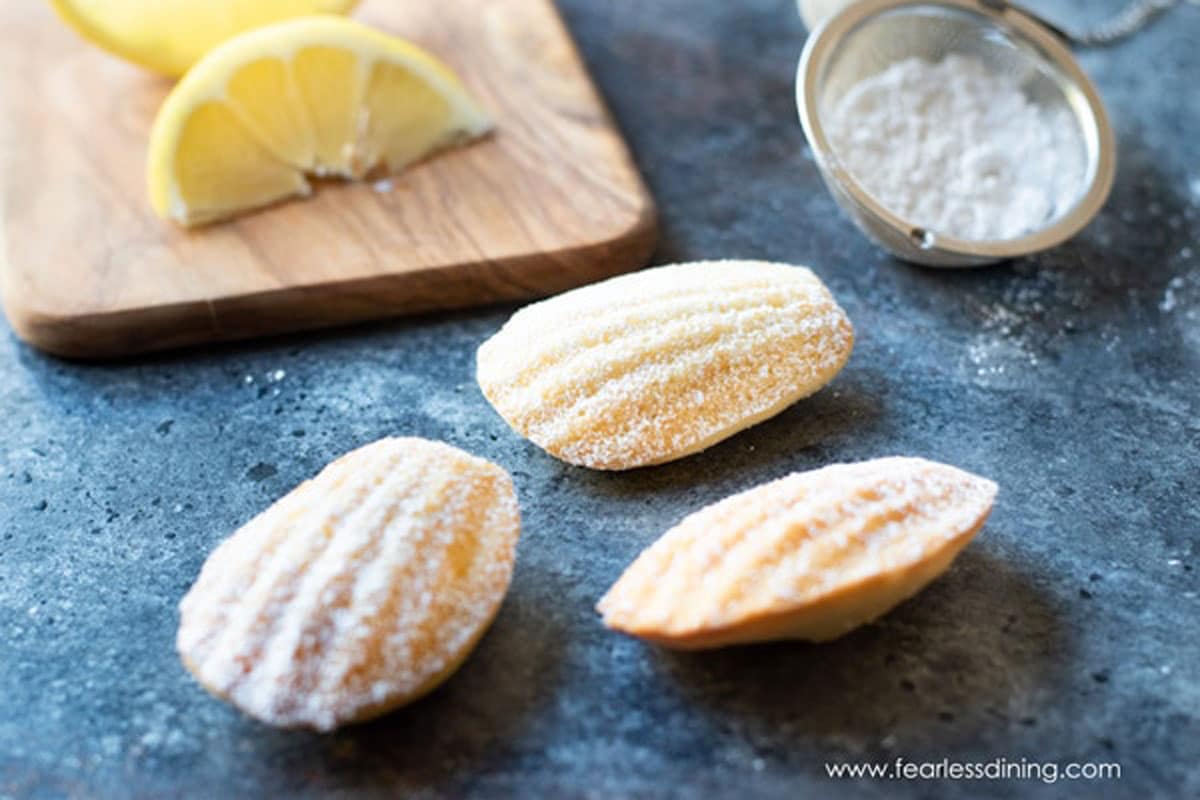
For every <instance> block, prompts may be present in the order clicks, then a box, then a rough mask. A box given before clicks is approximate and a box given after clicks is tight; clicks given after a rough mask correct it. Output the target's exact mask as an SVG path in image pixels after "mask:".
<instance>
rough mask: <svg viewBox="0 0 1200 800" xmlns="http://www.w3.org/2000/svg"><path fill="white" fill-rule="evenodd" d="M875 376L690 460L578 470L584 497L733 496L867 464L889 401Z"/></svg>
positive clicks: (850, 374)
mask: <svg viewBox="0 0 1200 800" xmlns="http://www.w3.org/2000/svg"><path fill="white" fill-rule="evenodd" d="M878 383H879V380H878V379H877V377H876V376H875V375H874V374H873V373H872V372H870V371H858V370H854V369H852V368H851V369H848V370H847V372H846V373H843V375H841V376H839V377H838V378H837V380H836V381H835V382H834V384H833V385H831V386H828V387H826V388H825V389H823V390H821V391H820V392H818V393H817V394H815V395H813V396H811V397H808V398H806V399H804V400H801V401H799V402H797V403H795V404H794V405H792V406H790V407H788V408H787V409H785V410H784V411H782V412H781V413H779V414H777V415H776V416H774V417H771V418H770V419H768V420H765V421H763V422H760V423H758V424H757V425H755V426H753V427H751V428H748V429H747V430H744V431H741V432H739V433H737V434H735V435H734V436H731V437H730V438H728V439H726V440H724V441H722V442H719V443H717V444H715V445H713V446H712V447H710V448H708V449H707V450H703V451H701V452H699V453H696V454H694V455H691V456H688V457H687V458H683V459H680V460H678V461H672V462H669V463H667V464H661V465H658V466H652V467H642V468H639V469H633V470H628V471H625V472H599V471H594V470H588V469H583V468H574V469H572V472H573V473H574V474H573V475H572V478H573V480H574V481H575V483H576V484H577V485H578V487H579V488H580V490H582V491H584V492H587V493H589V494H594V495H597V496H602V497H610V498H614V499H621V498H636V497H644V496H649V495H665V496H682V495H688V494H692V493H695V492H700V493H701V494H703V496H706V497H709V500H706V501H705V502H710V501H711V500H714V499H716V497H712V496H710V495H711V494H713V492H726V493H729V492H734V491H739V490H741V489H745V488H749V487H750V486H754V485H757V484H759V483H763V482H765V481H768V480H772V479H774V478H779V477H782V476H784V475H786V474H788V473H790V472H796V471H803V470H809V469H815V468H817V467H821V466H824V465H826V464H828V463H830V462H832V461H844V460H858V459H860V458H869V457H871V456H872V455H879V453H872V452H870V451H869V445H870V442H871V441H872V439H873V437H872V436H871V435H870V433H871V431H873V430H874V429H875V428H876V427H878V426H879V425H880V424H881V422H882V421H883V419H884V411H885V409H884V394H883V392H881V391H879V387H878Z"/></svg>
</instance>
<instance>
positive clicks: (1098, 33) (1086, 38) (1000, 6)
mask: <svg viewBox="0 0 1200 800" xmlns="http://www.w3.org/2000/svg"><path fill="white" fill-rule="evenodd" d="M1184 3H1187V4H1189V5H1194V6H1200V0H1133V1H1132V2H1131V3H1130V4H1129V5H1127V6H1126V7H1125V8H1124V9H1123V10H1122V11H1120V12H1118V13H1117V14H1116V15H1115V16H1113V17H1111V18H1110V19H1108V20H1106V21H1105V22H1102V23H1100V24H1099V25H1097V26H1095V27H1093V28H1091V29H1090V30H1086V31H1076V32H1071V31H1068V30H1066V29H1065V28H1063V27H1062V26H1061V25H1055V24H1054V23H1053V22H1050V21H1049V20H1048V19H1046V18H1045V17H1043V16H1042V15H1040V14H1037V13H1035V12H1033V11H1030V10H1029V9H1028V8H1025V7H1024V6H1020V5H1017V4H1015V3H1009V2H1008V1H1007V0H979V4H980V5H982V6H986V7H987V8H990V9H993V10H996V11H1004V10H1006V9H1010V8H1011V9H1013V10H1014V11H1019V12H1020V13H1022V14H1024V15H1025V16H1027V17H1029V18H1030V19H1033V20H1036V21H1037V22H1038V23H1039V24H1040V25H1042V26H1044V27H1045V28H1047V29H1048V30H1050V31H1051V32H1052V33H1054V34H1055V35H1056V36H1058V37H1059V38H1061V39H1062V40H1064V41H1066V42H1069V43H1070V44H1073V45H1077V46H1079V47H1104V46H1107V45H1110V44H1115V43H1117V42H1119V41H1121V40H1122V39H1124V38H1126V37H1128V36H1132V35H1133V34H1135V33H1137V32H1138V31H1140V30H1142V29H1143V28H1145V27H1146V26H1147V25H1149V24H1150V23H1151V22H1153V21H1154V20H1155V18H1157V17H1158V16H1159V15H1161V14H1163V13H1165V12H1167V11H1170V10H1171V9H1172V8H1175V7H1176V6H1179V5H1183V4H1184Z"/></svg>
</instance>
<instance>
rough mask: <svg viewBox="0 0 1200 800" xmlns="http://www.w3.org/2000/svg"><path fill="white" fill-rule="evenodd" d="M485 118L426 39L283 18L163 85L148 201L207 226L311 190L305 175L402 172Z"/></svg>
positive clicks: (481, 126)
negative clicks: (170, 86)
mask: <svg viewBox="0 0 1200 800" xmlns="http://www.w3.org/2000/svg"><path fill="white" fill-rule="evenodd" d="M490 128H491V122H490V121H489V119H488V117H487V115H486V114H485V113H484V112H483V110H482V109H481V108H480V107H479V105H478V104H477V103H476V102H475V100H474V99H473V98H472V97H471V96H470V95H469V94H468V93H467V91H466V89H465V88H464V87H463V86H462V84H461V83H460V82H459V81H458V78H456V77H455V75H454V73H453V72H451V71H450V69H449V68H448V67H446V66H445V65H444V64H442V63H441V62H440V61H438V60H437V59H435V58H434V57H433V56H431V55H430V54H428V53H426V52H425V51H424V50H422V49H420V48H419V47H417V46H415V45H413V44H411V43H409V42H406V41H404V40H402V39H398V38H395V37H392V36H388V35H386V34H383V33H380V32H379V31H376V30H373V29H371V28H368V27H366V26H365V25H362V24H360V23H357V22H354V21H352V20H348V19H345V18H343V17H337V16H313V17H305V18H302V19H295V20H289V21H286V22H279V23H275V24H274V25H268V26H266V27H263V28H259V29H257V30H253V31H249V32H247V33H243V34H241V35H239V36H236V37H234V38H233V39H230V40H229V41H227V42H225V43H224V44H222V45H220V46H218V47H217V48H216V49H214V50H212V51H211V52H209V53H208V55H206V56H205V57H204V58H202V59H201V60H200V62H199V63H197V64H196V66H195V67H193V68H192V69H191V70H190V71H189V72H188V74H187V75H186V76H185V77H184V79H183V80H182V81H180V82H179V84H178V85H177V86H176V87H175V89H174V90H173V91H172V92H171V94H170V95H168V97H167V99H166V101H165V102H164V103H163V106H162V108H161V109H160V110H159V112H158V116H157V118H156V119H155V121H154V128H153V130H152V131H151V134H150V155H149V164H148V179H149V190H150V200H151V204H152V205H153V207H154V210H155V212H156V213H157V214H158V215H159V216H161V217H164V218H168V219H173V220H176V221H177V222H180V223H183V224H185V225H198V224H203V223H206V222H212V221H214V220H218V219H222V218H225V217H229V216H232V215H234V214H237V213H239V212H242V211H246V210H249V209H253V208H259V207H261V206H265V205H268V204H270V203H274V202H276V201H278V200H282V199H284V198H286V197H291V196H294V195H306V194H308V193H309V192H310V187H309V183H308V180H307V179H306V176H307V175H315V176H319V177H342V178H347V179H358V178H362V177H365V176H367V175H368V174H374V173H376V172H380V171H383V170H386V171H387V172H397V171H399V170H401V169H403V168H404V167H406V166H408V165H409V164H411V163H413V162H414V161H417V160H419V159H421V158H423V157H425V156H426V155H429V154H430V153H432V152H434V151H436V150H439V149H442V148H445V147H448V146H451V145H453V144H457V143H460V142H464V141H467V140H470V139H473V138H476V137H478V136H481V135H483V134H484V133H486V132H487V131H488V130H489V129H490Z"/></svg>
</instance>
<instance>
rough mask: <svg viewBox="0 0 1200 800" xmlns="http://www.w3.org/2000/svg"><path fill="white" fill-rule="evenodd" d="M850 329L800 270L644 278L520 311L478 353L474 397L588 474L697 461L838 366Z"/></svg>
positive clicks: (696, 269) (744, 265) (691, 271)
mask: <svg viewBox="0 0 1200 800" xmlns="http://www.w3.org/2000/svg"><path fill="white" fill-rule="evenodd" d="M853 345H854V329H853V328H852V327H851V325H850V321H849V320H848V319H847V318H846V314H845V312H843V311H842V309H841V308H840V307H839V306H838V304H837V303H836V302H835V301H834V299H833V296H832V295H831V294H830V293H829V290H828V289H826V288H825V285H824V284H822V283H821V281H820V279H818V278H817V277H816V276H815V275H814V274H813V273H812V272H810V271H809V270H807V269H805V268H804V267H793V266H789V265H786V264H772V263H766V262H762V261H708V262H699V263H695V264H678V265H674V266H668V267H658V268H656V269H649V270H644V271H642V272H636V273H633V274H631V275H623V276H621V277H617V278H612V279H610V280H607V281H602V282H601V283H596V284H593V285H591V286H585V287H583V288H581V289H575V290H574V291H570V292H567V293H566V294H562V295H559V296H558V297H554V298H551V299H549V300H544V301H542V302H540V303H535V304H533V305H531V306H528V307H526V308H523V309H521V310H520V311H518V312H517V313H516V314H515V315H513V317H512V319H510V320H509V321H508V322H507V323H506V324H505V325H504V327H503V328H502V329H501V330H500V331H499V332H498V333H497V334H496V335H495V336H493V337H492V338H491V339H489V340H487V341H486V342H484V343H483V345H482V346H481V347H480V348H479V354H478V359H477V366H478V370H477V376H478V379H479V386H480V388H481V389H482V390H483V394H484V396H485V397H486V398H487V399H488V402H490V403H491V404H492V405H493V406H494V407H495V409H496V411H498V412H499V413H500V416H502V417H503V418H504V420H505V421H506V422H507V423H508V424H509V425H511V426H512V427H513V429H515V430H516V431H517V432H518V433H520V434H521V435H522V436H525V437H527V438H528V439H530V440H531V441H533V442H534V443H535V444H537V445H538V446H540V447H542V448H544V449H545V450H546V451H548V452H549V453H550V454H551V455H554V456H556V457H558V458H561V459H562V460H563V461H567V462H569V463H571V464H577V465H580V466H585V467H592V468H593V469H630V468H633V467H642V466H647V465H650V464H661V463H663V462H665V461H672V460H674V459H677V458H682V457H683V456H686V455H690V454H691V453H696V452H698V451H700V450H703V449H705V448H706V447H709V446H710V445H713V444H716V443H717V442H719V441H721V440H722V439H725V438H727V437H729V436H732V435H733V434H735V433H737V432H738V431H740V430H742V429H743V428H747V427H749V426H751V425H753V424H755V423H757V422H760V421H762V420H764V419H766V418H768V417H771V416H774V415H775V414H778V413H779V412H780V411H782V410H783V409H785V408H787V407H788V406H789V405H791V404H792V403H794V402H796V401H797V400H799V399H801V398H803V397H807V396H808V395H810V394H812V393H814V392H816V391H817V390H818V389H820V388H821V387H822V386H824V385H825V384H826V383H828V382H829V381H830V380H831V379H832V378H833V376H834V375H836V374H837V373H838V371H839V370H841V368H842V366H843V365H844V364H845V363H846V359H848V358H849V357H850V350H851V348H852V347H853Z"/></svg>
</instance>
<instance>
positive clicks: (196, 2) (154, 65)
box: [50, 0, 358, 77]
mask: <svg viewBox="0 0 1200 800" xmlns="http://www.w3.org/2000/svg"><path fill="white" fill-rule="evenodd" d="M50 2H51V4H52V5H53V6H54V8H55V10H57V11H58V13H59V16H61V17H62V18H63V19H64V20H66V22H67V23H69V24H70V25H71V27H73V28H75V29H76V30H77V31H79V33H80V34H82V35H83V36H84V38H86V39H88V40H89V41H91V42H93V43H94V44H97V45H99V46H100V47H103V48H104V49H105V50H108V51H109V52H110V53H113V54H114V55H117V56H120V57H121V58H124V59H125V60H127V61H132V62H133V63H135V64H140V65H141V66H144V67H147V68H149V69H152V70H154V71H155V72H161V73H163V74H164V75H169V76H172V77H178V76H180V75H182V74H183V73H185V72H186V71H187V70H188V68H189V67H191V66H192V65H193V64H195V63H196V62H197V61H199V60H200V57H201V56H203V55H204V54H205V53H207V52H208V51H209V50H211V49H212V48H214V47H216V46H217V45H219V44H220V43H221V42H223V41H225V40H226V39H229V38H230V37H232V36H236V35H237V34H239V33H242V32H243V31H247V30H250V29H252V28H258V27H261V26H263V25H268V24H270V23H272V22H279V21H280V20H285V19H291V18H293V17H299V16H305V15H308V14H344V13H348V12H350V11H351V10H352V9H353V8H354V6H355V5H357V3H358V0H50Z"/></svg>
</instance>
